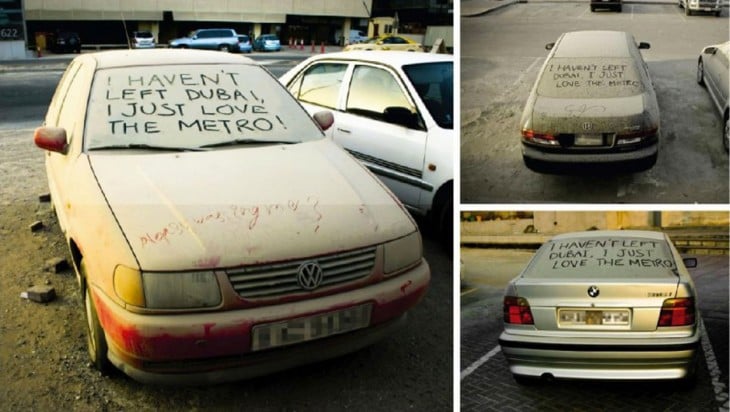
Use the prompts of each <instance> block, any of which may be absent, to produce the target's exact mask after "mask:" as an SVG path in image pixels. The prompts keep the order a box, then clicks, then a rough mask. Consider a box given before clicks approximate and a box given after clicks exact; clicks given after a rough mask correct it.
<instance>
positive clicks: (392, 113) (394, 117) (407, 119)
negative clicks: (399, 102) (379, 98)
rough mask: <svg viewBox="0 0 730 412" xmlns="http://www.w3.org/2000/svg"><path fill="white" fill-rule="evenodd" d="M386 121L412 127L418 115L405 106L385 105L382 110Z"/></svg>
mask: <svg viewBox="0 0 730 412" xmlns="http://www.w3.org/2000/svg"><path fill="white" fill-rule="evenodd" d="M383 115H384V117H385V121H386V122H387V123H392V124H397V125H400V126H405V127H410V128H413V127H415V125H416V122H417V119H418V117H417V116H416V115H415V114H414V113H412V112H411V111H410V110H408V109H406V108H405V107H386V108H385V111H384V112H383Z"/></svg>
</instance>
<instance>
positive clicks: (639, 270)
mask: <svg viewBox="0 0 730 412" xmlns="http://www.w3.org/2000/svg"><path fill="white" fill-rule="evenodd" d="M675 269H676V264H675V262H674V259H673V257H672V253H671V251H670V250H669V247H668V246H667V244H666V242H665V241H663V240H652V239H646V238H632V237H595V238H579V239H561V240H552V241H550V242H548V243H546V244H544V245H543V246H542V247H541V248H540V249H539V250H538V252H537V253H536V254H535V257H534V258H533V260H532V262H531V263H530V267H529V268H528V270H526V271H525V273H524V274H523V276H524V277H525V278H551V277H560V278H566V277H568V278H571V277H576V278H585V277H587V276H588V277H590V276H595V277H596V278H603V279H611V278H639V277H647V276H648V277H652V276H667V275H669V276H674V275H673V274H672V270H675Z"/></svg>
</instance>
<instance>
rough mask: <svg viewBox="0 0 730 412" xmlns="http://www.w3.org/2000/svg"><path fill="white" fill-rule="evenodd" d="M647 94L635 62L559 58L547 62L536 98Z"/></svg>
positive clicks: (627, 60)
mask: <svg viewBox="0 0 730 412" xmlns="http://www.w3.org/2000/svg"><path fill="white" fill-rule="evenodd" d="M643 92H644V85H643V83H642V80H641V75H640V74H639V71H638V69H637V67H636V64H635V62H634V61H633V60H632V59H627V58H623V57H601V58H596V57H581V58H573V57H571V58H560V57H556V58H553V59H551V60H550V61H548V62H547V65H546V66H545V70H544V71H543V73H542V77H541V78H540V83H539V84H538V87H537V94H539V95H540V96H545V97H557V98H581V99H590V98H607V97H628V96H634V95H637V94H641V93H643Z"/></svg>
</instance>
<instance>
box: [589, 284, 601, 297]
mask: <svg viewBox="0 0 730 412" xmlns="http://www.w3.org/2000/svg"><path fill="white" fill-rule="evenodd" d="M600 293H601V291H600V290H598V286H591V287H589V288H588V296H590V297H592V298H595V297H596V296H598V295H599V294H600Z"/></svg>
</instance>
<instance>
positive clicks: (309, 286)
mask: <svg viewBox="0 0 730 412" xmlns="http://www.w3.org/2000/svg"><path fill="white" fill-rule="evenodd" d="M297 283H299V286H300V287H301V288H302V289H306V290H313V289H316V288H317V287H318V286H319V285H320V283H322V268H321V267H320V266H319V265H318V264H317V262H306V263H303V264H302V265H301V266H299V269H298V270H297Z"/></svg>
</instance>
